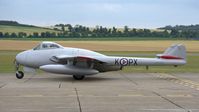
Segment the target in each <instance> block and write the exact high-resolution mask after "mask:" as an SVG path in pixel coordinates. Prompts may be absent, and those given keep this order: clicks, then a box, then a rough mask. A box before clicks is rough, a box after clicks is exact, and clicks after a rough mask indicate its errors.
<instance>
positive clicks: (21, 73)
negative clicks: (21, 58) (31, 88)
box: [16, 71, 24, 79]
mask: <svg viewBox="0 0 199 112" xmlns="http://www.w3.org/2000/svg"><path fill="white" fill-rule="evenodd" d="M16 77H17V79H22V78H23V77H24V73H23V72H22V71H16Z"/></svg>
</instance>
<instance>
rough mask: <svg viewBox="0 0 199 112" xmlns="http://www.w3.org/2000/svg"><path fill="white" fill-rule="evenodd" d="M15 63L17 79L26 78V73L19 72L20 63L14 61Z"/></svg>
mask: <svg viewBox="0 0 199 112" xmlns="http://www.w3.org/2000/svg"><path fill="white" fill-rule="evenodd" d="M14 63H15V70H16V77H17V79H22V78H23V77H24V73H23V72H22V71H19V66H20V65H19V63H17V62H16V60H15V61H14Z"/></svg>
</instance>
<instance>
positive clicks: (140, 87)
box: [0, 72, 199, 112]
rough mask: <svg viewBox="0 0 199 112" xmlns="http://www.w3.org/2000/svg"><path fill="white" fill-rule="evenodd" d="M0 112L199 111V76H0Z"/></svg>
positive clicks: (145, 74)
mask: <svg viewBox="0 0 199 112" xmlns="http://www.w3.org/2000/svg"><path fill="white" fill-rule="evenodd" d="M0 112H199V74H196V73H195V74H194V73H173V74H165V73H123V72H112V73H105V74H98V75H95V76H92V77H86V79H85V80H82V81H75V80H73V79H72V77H70V76H63V75H57V74H48V73H42V74H38V75H25V78H24V79H22V80H18V79H16V78H15V75H14V74H3V73H1V74H0Z"/></svg>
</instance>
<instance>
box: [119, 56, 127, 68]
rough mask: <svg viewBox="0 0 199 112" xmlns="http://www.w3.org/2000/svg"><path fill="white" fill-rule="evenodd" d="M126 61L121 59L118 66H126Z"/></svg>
mask: <svg viewBox="0 0 199 112" xmlns="http://www.w3.org/2000/svg"><path fill="white" fill-rule="evenodd" d="M128 63H129V62H128V59H126V58H122V59H120V65H122V66H126V65H128Z"/></svg>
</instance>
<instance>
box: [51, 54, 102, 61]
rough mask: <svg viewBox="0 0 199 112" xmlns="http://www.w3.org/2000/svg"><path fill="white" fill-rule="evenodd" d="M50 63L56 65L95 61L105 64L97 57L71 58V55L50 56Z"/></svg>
mask: <svg viewBox="0 0 199 112" xmlns="http://www.w3.org/2000/svg"><path fill="white" fill-rule="evenodd" d="M50 60H51V61H53V62H56V63H63V62H66V61H67V60H77V61H97V62H100V63H105V62H104V61H102V59H100V58H99V57H95V56H72V55H58V56H52V57H51V58H50Z"/></svg>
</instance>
